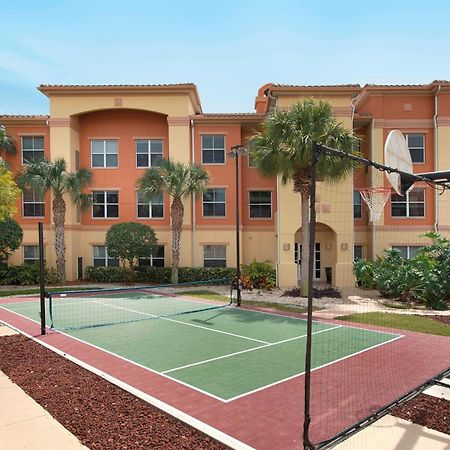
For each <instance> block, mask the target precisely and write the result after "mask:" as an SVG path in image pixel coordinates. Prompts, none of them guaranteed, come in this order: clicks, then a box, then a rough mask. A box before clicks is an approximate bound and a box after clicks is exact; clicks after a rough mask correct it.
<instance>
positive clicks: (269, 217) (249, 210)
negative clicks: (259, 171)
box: [248, 189, 273, 220]
mask: <svg viewBox="0 0 450 450" xmlns="http://www.w3.org/2000/svg"><path fill="white" fill-rule="evenodd" d="M255 192H269V193H270V203H252V202H251V196H252V194H253V193H255ZM272 200H273V196H272V191H270V190H267V189H266V190H262V189H261V190H257V191H256V190H251V191H249V193H248V217H249V218H250V219H252V220H255V219H256V220H270V219H272ZM252 205H253V206H269V207H270V216H267V217H266V216H264V217H256V216H252V215H251V210H252V209H251V207H252Z"/></svg>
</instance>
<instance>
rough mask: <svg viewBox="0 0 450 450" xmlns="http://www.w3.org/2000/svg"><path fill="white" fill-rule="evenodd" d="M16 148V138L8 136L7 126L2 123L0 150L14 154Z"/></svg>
mask: <svg viewBox="0 0 450 450" xmlns="http://www.w3.org/2000/svg"><path fill="white" fill-rule="evenodd" d="M16 150H17V149H16V145H15V143H14V139H13V138H12V137H10V136H8V134H7V133H6V128H5V126H4V125H0V152H2V151H4V152H5V153H6V154H9V155H14V154H15V153H16Z"/></svg>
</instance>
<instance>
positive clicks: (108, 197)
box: [92, 191, 119, 219]
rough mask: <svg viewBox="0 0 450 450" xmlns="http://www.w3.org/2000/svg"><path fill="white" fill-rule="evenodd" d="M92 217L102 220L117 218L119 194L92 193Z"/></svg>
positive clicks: (114, 192)
mask: <svg viewBox="0 0 450 450" xmlns="http://www.w3.org/2000/svg"><path fill="white" fill-rule="evenodd" d="M92 217H95V218H103V219H107V218H117V217H119V192H118V191H93V192H92Z"/></svg>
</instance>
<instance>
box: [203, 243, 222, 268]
mask: <svg viewBox="0 0 450 450" xmlns="http://www.w3.org/2000/svg"><path fill="white" fill-rule="evenodd" d="M218 247H220V248H223V249H224V250H225V257H220V258H219V257H217V256H216V254H215V253H216V249H217V248H218ZM207 249H212V250H213V251H214V256H212V257H207V258H206V257H205V251H206V250H207ZM206 260H208V261H225V265H224V266H222V265H220V266H214V265H213V266H207V265H205V261H206ZM203 267H227V246H226V245H225V244H204V245H203Z"/></svg>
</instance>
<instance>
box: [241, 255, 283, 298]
mask: <svg viewBox="0 0 450 450" xmlns="http://www.w3.org/2000/svg"><path fill="white" fill-rule="evenodd" d="M241 270H242V284H243V287H244V289H253V288H254V289H263V290H268V291H270V290H271V289H272V288H273V287H274V286H275V283H276V274H275V269H274V268H273V267H272V266H271V265H270V264H269V263H266V262H257V261H253V262H252V263H250V264H249V265H242V269H241Z"/></svg>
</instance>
